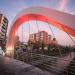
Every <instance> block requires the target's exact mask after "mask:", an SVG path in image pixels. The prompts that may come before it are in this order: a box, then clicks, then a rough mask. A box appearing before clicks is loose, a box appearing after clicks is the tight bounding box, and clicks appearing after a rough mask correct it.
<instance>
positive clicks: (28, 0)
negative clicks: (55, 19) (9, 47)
mask: <svg viewBox="0 0 75 75" xmlns="http://www.w3.org/2000/svg"><path fill="white" fill-rule="evenodd" d="M35 6H38V7H39V6H41V7H48V8H52V9H55V10H58V11H62V12H66V13H69V14H72V15H75V0H0V12H1V13H3V14H4V15H6V16H7V18H8V20H9V25H8V33H9V30H10V28H11V23H12V21H13V20H14V18H15V16H16V15H17V14H19V13H20V12H21V11H22V10H24V9H25V8H29V7H35ZM37 23H38V26H39V30H40V31H43V30H45V31H47V32H48V34H50V35H52V33H51V30H50V29H49V27H48V24H47V23H45V22H41V21H37ZM29 24H30V33H31V34H32V33H35V32H38V29H37V25H36V21H30V22H29V23H28V22H26V23H24V24H23V41H25V42H27V41H28V38H29ZM51 27H52V30H53V32H54V34H55V37H56V39H57V41H58V43H59V44H61V45H68V46H69V45H74V43H73V42H72V40H71V39H70V38H69V36H68V35H67V34H66V33H65V32H63V31H62V30H59V29H58V28H56V27H54V26H52V25H51ZM17 35H18V36H19V37H20V40H22V36H21V35H22V26H20V28H19V29H18V31H17ZM52 37H53V35H52ZM60 37H61V38H60ZM71 37H72V36H71ZM72 38H73V39H74V41H75V37H72Z"/></svg>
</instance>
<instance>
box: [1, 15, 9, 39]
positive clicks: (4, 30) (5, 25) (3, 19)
mask: <svg viewBox="0 0 75 75" xmlns="http://www.w3.org/2000/svg"><path fill="white" fill-rule="evenodd" d="M7 28H8V19H7V18H6V17H5V16H4V15H3V14H0V40H5V39H6V34H7Z"/></svg>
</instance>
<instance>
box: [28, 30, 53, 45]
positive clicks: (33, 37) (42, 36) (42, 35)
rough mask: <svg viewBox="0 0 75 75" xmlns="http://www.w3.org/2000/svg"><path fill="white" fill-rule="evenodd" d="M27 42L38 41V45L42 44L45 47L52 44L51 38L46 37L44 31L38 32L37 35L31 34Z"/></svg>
mask: <svg viewBox="0 0 75 75" xmlns="http://www.w3.org/2000/svg"><path fill="white" fill-rule="evenodd" d="M29 40H30V41H31V42H33V43H36V42H37V41H40V43H42V42H43V43H44V44H45V45H47V44H49V43H51V42H52V41H51V40H52V36H51V35H48V33H47V32H46V31H40V32H39V33H34V34H31V35H30V38H29Z"/></svg>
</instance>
